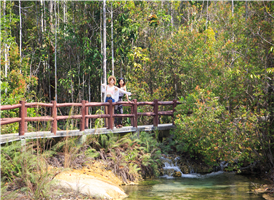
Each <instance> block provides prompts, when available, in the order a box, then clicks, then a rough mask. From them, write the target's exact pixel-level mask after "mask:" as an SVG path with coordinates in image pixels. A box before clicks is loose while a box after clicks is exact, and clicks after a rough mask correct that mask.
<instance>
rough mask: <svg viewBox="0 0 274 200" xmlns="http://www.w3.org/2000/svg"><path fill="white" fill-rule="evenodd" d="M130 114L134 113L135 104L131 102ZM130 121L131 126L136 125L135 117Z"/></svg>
mask: <svg viewBox="0 0 274 200" xmlns="http://www.w3.org/2000/svg"><path fill="white" fill-rule="evenodd" d="M132 101H133V103H134V100H132ZM130 114H134V104H131V106H130ZM130 123H131V126H133V127H134V118H130Z"/></svg>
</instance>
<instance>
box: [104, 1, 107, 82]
mask: <svg viewBox="0 0 274 200" xmlns="http://www.w3.org/2000/svg"><path fill="white" fill-rule="evenodd" d="M103 42H104V43H103V83H105V84H106V83H107V27H106V0H103Z"/></svg>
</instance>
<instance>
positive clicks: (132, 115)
mask: <svg viewBox="0 0 274 200" xmlns="http://www.w3.org/2000/svg"><path fill="white" fill-rule="evenodd" d="M134 116H135V115H134V114H114V115H113V117H134Z"/></svg>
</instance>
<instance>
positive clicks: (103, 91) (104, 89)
mask: <svg viewBox="0 0 274 200" xmlns="http://www.w3.org/2000/svg"><path fill="white" fill-rule="evenodd" d="M106 87H107V85H106V84H102V85H101V91H102V93H106Z"/></svg>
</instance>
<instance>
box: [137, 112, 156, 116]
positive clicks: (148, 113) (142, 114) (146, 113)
mask: <svg viewBox="0 0 274 200" xmlns="http://www.w3.org/2000/svg"><path fill="white" fill-rule="evenodd" d="M137 116H155V113H154V112H144V113H137Z"/></svg>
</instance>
